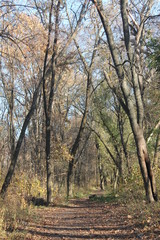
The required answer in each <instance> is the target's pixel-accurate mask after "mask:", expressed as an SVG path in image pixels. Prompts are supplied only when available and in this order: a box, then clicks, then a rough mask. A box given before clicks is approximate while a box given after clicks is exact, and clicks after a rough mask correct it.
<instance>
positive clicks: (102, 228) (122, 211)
mask: <svg viewBox="0 0 160 240" xmlns="http://www.w3.org/2000/svg"><path fill="white" fill-rule="evenodd" d="M34 211H35V212H34V214H35V216H36V217H35V218H33V219H32V220H30V221H29V222H28V223H27V224H26V226H25V227H24V226H21V227H19V232H21V233H23V232H27V234H26V236H25V238H24V239H25V240H41V239H43V240H47V239H54V240H58V239H66V240H67V239H70V240H71V239H72V240H73V239H108V240H109V239H160V227H159V226H158V225H154V224H151V223H150V221H148V222H147V221H145V222H144V223H142V222H140V221H139V219H138V218H136V217H135V216H134V217H133V216H132V215H129V213H128V210H127V208H126V206H125V205H124V204H120V203H117V202H107V203H104V202H103V203H102V202H96V201H93V200H91V199H72V200H70V201H69V203H68V204H67V205H64V206H53V207H47V208H45V207H43V208H39V207H38V208H35V209H34Z"/></svg>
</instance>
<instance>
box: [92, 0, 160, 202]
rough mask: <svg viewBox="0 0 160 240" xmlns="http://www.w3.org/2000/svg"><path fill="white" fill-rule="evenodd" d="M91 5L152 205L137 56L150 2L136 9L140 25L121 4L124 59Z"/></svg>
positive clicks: (142, 75)
mask: <svg viewBox="0 0 160 240" xmlns="http://www.w3.org/2000/svg"><path fill="white" fill-rule="evenodd" d="M92 2H93V3H94V5H95V7H96V9H97V11H98V14H99V16H100V19H101V22H102V24H103V27H104V31H105V34H106V37H107V41H108V47H109V50H110V54H111V56H112V61H113V65H114V69H115V71H116V75H117V78H118V80H119V85H118V87H117V86H116V85H112V89H113V91H114V93H115V94H116V96H117V98H118V99H119V101H120V103H121V105H122V107H123V109H124V110H125V112H126V114H127V115H128V118H129V120H130V125H131V128H132V132H133V135H134V139H135V143H136V148H137V156H138V160H139V165H140V169H141V173H142V177H143V181H144V187H145V191H146V198H147V200H148V201H149V202H154V201H157V200H158V196H157V191H156V184H155V178H154V174H153V170H152V167H151V162H150V158H149V153H148V149H147V144H146V139H145V137H144V129H143V121H144V102H143V97H144V83H145V81H146V79H145V77H146V76H145V73H144V72H143V71H144V68H143V67H142V65H143V57H141V58H140V52H141V53H142V49H143V38H144V27H145V21H146V19H147V17H148V16H149V13H150V10H151V8H152V1H148V2H147V4H146V5H143V8H141V9H139V10H140V11H139V13H140V16H139V17H140V23H139V24H138V23H137V22H136V20H135V19H134V17H133V16H132V14H131V11H130V8H129V4H128V1H127V0H121V1H120V13H121V21H122V26H123V27H122V30H123V39H124V46H125V54H123V56H122V55H121V54H120V52H118V50H117V44H116V41H115V39H114V34H113V32H112V28H111V26H110V22H109V19H108V17H107V14H106V12H105V9H104V7H103V3H102V0H92ZM133 30H134V44H132V43H131V31H133ZM122 57H123V58H122ZM121 59H122V60H121ZM137 63H138V64H137ZM105 77H106V80H107V81H108V83H110V82H111V78H110V76H109V75H108V74H107V71H105Z"/></svg>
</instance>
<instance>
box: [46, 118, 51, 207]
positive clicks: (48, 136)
mask: <svg viewBox="0 0 160 240" xmlns="http://www.w3.org/2000/svg"><path fill="white" fill-rule="evenodd" d="M50 142H51V130H50V118H47V120H46V173H47V204H49V203H50V202H51V197H52V196H51V193H52V180H51V159H50V148H51V144H50Z"/></svg>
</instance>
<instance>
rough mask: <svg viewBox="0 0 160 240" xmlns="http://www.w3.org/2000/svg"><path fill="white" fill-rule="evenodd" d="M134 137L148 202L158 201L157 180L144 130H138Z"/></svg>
mask: <svg viewBox="0 0 160 240" xmlns="http://www.w3.org/2000/svg"><path fill="white" fill-rule="evenodd" d="M134 137H135V142H136V146H137V154H138V160H139V164H140V169H141V173H142V177H143V182H144V188H145V192H146V198H147V201H148V202H154V201H158V196H157V192H156V186H155V178H154V175H153V170H152V166H151V162H150V159H149V155H148V151H147V146H146V141H145V139H144V136H143V130H142V129H138V130H137V132H136V133H135V134H134Z"/></svg>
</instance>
